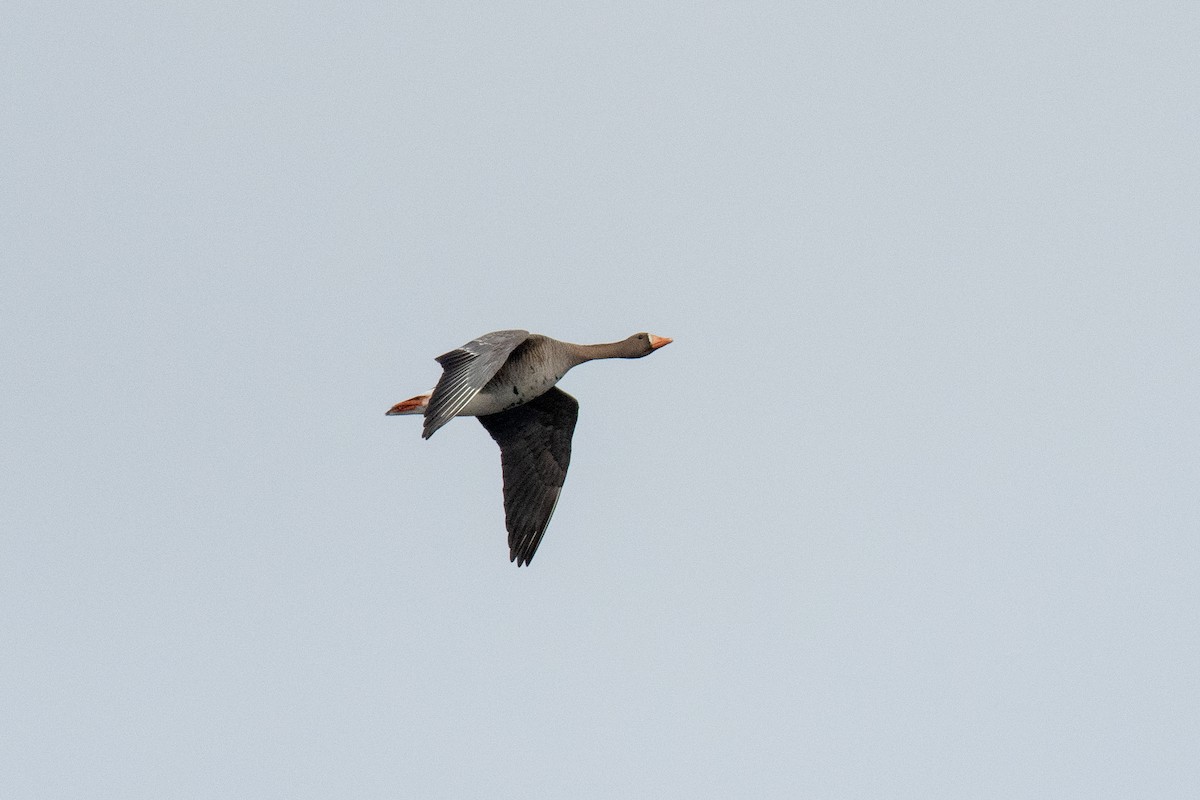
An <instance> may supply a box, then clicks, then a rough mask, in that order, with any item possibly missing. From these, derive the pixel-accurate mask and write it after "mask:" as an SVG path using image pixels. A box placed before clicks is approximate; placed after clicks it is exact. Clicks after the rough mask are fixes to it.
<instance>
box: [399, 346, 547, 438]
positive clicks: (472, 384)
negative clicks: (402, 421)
mask: <svg viewBox="0 0 1200 800" xmlns="http://www.w3.org/2000/svg"><path fill="white" fill-rule="evenodd" d="M528 338H529V331H519V330H511V331H493V332H491V333H485V334H484V335H483V336H480V337H479V338H478V339H472V340H471V341H469V342H467V343H466V344H464V345H463V346H462V347H460V348H458V349H456V350H451V351H450V352H449V353H446V354H444V355H440V356H438V357H437V361H438V363H439V364H441V365H442V370H443V371H442V377H441V378H440V379H438V383H437V386H435V387H433V394H432V395H430V397H429V405H428V406H426V408H425V426H424V430H422V431H421V436H422V437H423V438H425V439H428V438H429V437H430V436H433V432H434V431H436V430H437V429H438V428H440V427H442V426H443V425H445V424H446V423H447V422H449V421H450V420H452V419H454V415H455V414H457V413H458V412H459V411H462V410H463V406H465V405H466V404H467V403H469V402H471V398H472V397H474V396H475V395H477V394H479V390H480V389H482V388H483V387H484V385H485V384H486V383H487V382H488V381H490V380H491V379H492V376H493V375H495V374H496V372H497V370H499V369H500V367H502V366H503V365H504V362H505V361H507V360H508V356H509V354H511V353H512V351H513V350H515V349H516V348H517V346H518V345H520V344H521V342H523V341H525V340H526V339H528Z"/></svg>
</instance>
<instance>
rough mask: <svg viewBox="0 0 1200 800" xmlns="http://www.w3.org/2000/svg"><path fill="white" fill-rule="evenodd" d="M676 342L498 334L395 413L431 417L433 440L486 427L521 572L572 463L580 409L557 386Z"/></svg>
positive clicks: (451, 357) (449, 360) (469, 346)
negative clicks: (470, 421)
mask: <svg viewBox="0 0 1200 800" xmlns="http://www.w3.org/2000/svg"><path fill="white" fill-rule="evenodd" d="M670 343H671V339H668V338H666V337H665V336H654V335H653V334H649V333H635V334H634V335H632V336H630V337H629V338H627V339H622V340H621V341H619V342H612V343H609V344H572V343H571V342H562V341H559V340H558V339H551V338H550V337H549V336H541V335H540V334H536V333H530V332H529V331H522V330H508V331H493V332H492V333H485V334H484V335H483V336H480V337H479V338H478V339H473V340H471V341H469V342H467V343H466V344H464V345H463V346H462V347H459V348H457V349H455V350H451V351H450V352H449V353H446V354H445V355H441V356H438V359H437V361H438V363H439V364H441V365H442V370H443V371H442V377H441V379H440V380H438V383H437V386H435V387H434V388H433V389H432V390H431V391H428V392H425V393H424V394H419V395H417V396H416V397H410V398H409V399H408V400H403V401H401V402H399V403H397V404H396V405H394V406H392V407H391V409H389V410H388V412H387V413H388V415H394V414H422V415H424V417H425V424H424V428H423V430H422V432H421V436H422V437H423V438H425V439H428V438H429V437H430V436H432V435H433V434H434V433H435V432H436V431H437V429H438V428H440V427H442V426H443V425H445V424H446V423H447V422H449V421H450V420H451V419H453V418H454V417H456V416H459V417H477V418H478V419H479V421H480V422H481V423H483V427H484V428H486V429H487V432H488V433H490V434H491V436H492V438H493V439H495V440H496V443H497V444H498V445H500V466H501V471H502V472H503V474H504V520H505V527H507V528H508V548H509V556H508V559H509V561H516V562H517V566H518V567H520V566H523V565H525V564H528V563H529V562H530V561H532V560H533V554H534V553H535V552H537V548H538V545H539V544H540V543H541V541H542V536H543V535H544V534H545V533H546V526H547V525H548V524H549V523H550V517H551V515H553V514H554V506H555V505H556V504H557V503H558V496H559V494H560V493H561V492H562V486H563V481H564V480H565V479H566V477H567V466H568V465H569V464H570V462H571V435H572V434H573V433H574V432H575V421H576V419H577V418H578V416H579V403H578V402H577V401H576V400H575V398H574V397H572V396H571V395H569V394H567V393H566V392H564V391H563V390H562V389H559V388H557V387H556V386H555V384H556V383H558V381H559V380H560V379H561V378H562V376H563V375H565V374H566V373H567V370H569V369H571V368H572V367H577V366H579V365H580V364H583V363H585V362H587V361H595V360H597V359H601V358H642V357H643V356H648V355H650V354H651V353H653V352H654V351H655V350H657V349H658V348H660V347H662V346H664V345H668V344H670Z"/></svg>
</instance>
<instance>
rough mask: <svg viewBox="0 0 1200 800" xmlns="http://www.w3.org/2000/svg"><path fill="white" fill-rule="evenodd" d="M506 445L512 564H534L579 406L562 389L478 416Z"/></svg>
mask: <svg viewBox="0 0 1200 800" xmlns="http://www.w3.org/2000/svg"><path fill="white" fill-rule="evenodd" d="M478 419H479V421H480V422H481V423H482V424H483V427H484V428H486V429H487V432H488V433H490V434H491V435H492V438H493V439H495V440H496V444H498V445H500V467H501V471H502V472H503V473H504V519H505V523H506V527H507V528H508V550H509V561H516V562H517V566H518V567H519V566H522V565H524V564H528V563H529V562H530V561H531V560H533V554H534V553H535V552H536V551H537V548H538V545H539V544H540V543H541V541H542V535H543V534H544V533H545V532H546V526H548V525H549V524H550V517H552V516H553V515H554V507H555V506H556V505H558V496H559V494H561V492H562V487H563V482H564V481H565V480H566V479H567V467H568V466H570V464H571V437H572V435H574V433H575V422H576V420H578V419H579V403H578V402H577V401H576V400H575V398H574V397H572V396H571V395H569V394H567V393H566V392H564V391H563V390H562V389H559V388H557V387H555V388H553V389H551V390H549V391H548V392H546V393H545V394H542V395H540V396H538V397H536V398H535V399H533V400H530V401H529V402H528V403H525V404H523V405H519V406H517V407H516V408H513V409H510V410H508V411H502V412H501V413H499V414H488V415H486V416H482V417H479V418H478Z"/></svg>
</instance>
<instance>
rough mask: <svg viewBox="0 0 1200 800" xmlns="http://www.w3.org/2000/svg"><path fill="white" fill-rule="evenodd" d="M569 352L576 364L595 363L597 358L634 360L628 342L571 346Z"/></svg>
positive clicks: (634, 355)
mask: <svg viewBox="0 0 1200 800" xmlns="http://www.w3.org/2000/svg"><path fill="white" fill-rule="evenodd" d="M569 350H570V353H571V355H572V357H573V358H574V360H575V363H576V364H583V363H584V362H587V361H595V360H596V359H599V358H635V357H636V354H635V353H634V352H633V350H632V349H631V348H630V346H629V340H623V341H620V342H609V343H608V344H571V345H569Z"/></svg>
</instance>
